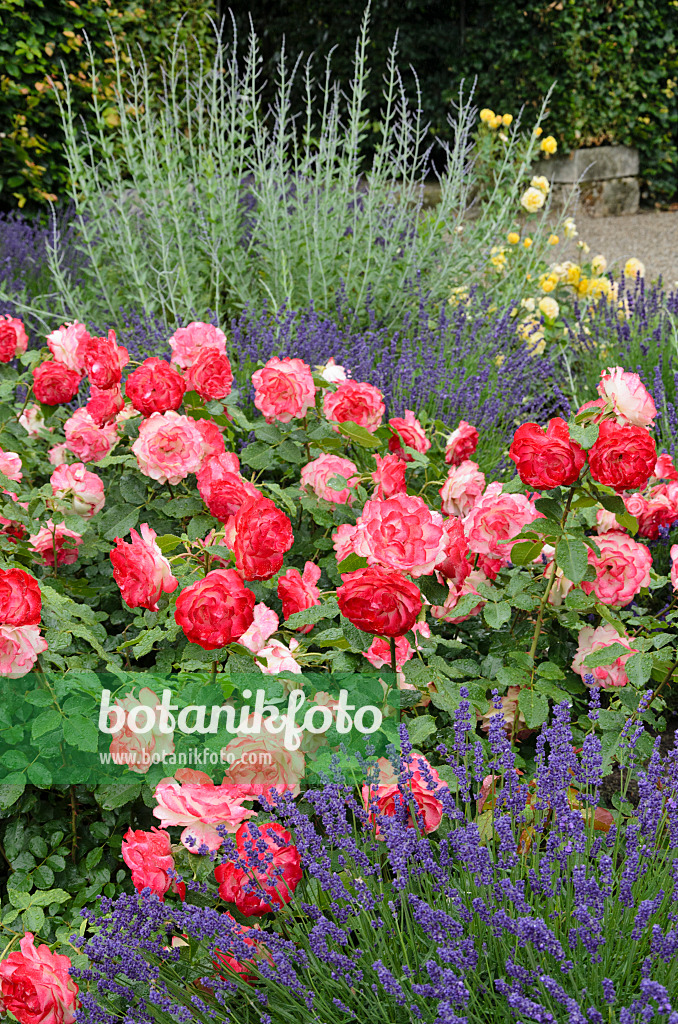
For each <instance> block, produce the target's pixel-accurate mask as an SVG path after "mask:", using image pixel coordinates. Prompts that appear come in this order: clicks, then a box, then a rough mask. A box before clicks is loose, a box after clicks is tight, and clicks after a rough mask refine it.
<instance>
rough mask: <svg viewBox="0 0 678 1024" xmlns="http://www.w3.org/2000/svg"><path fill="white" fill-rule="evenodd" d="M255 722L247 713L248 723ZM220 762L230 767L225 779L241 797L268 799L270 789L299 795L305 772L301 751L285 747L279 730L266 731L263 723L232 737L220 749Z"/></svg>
mask: <svg viewBox="0 0 678 1024" xmlns="http://www.w3.org/2000/svg"><path fill="white" fill-rule="evenodd" d="M264 721H265V719H264ZM254 724H255V722H254V715H250V716H249V718H248V720H247V726H248V727H249V728H253V726H254ZM221 761H222V763H224V762H227V763H228V766H229V767H228V775H226V776H225V778H224V782H228V783H229V784H230V785H231V786H232V787H233V791H234V792H235V793H237V794H239V795H241V796H242V798H243V800H250V799H252V798H253V797H257V796H262V795H263V796H266V797H267V799H269V800H271V799H272V798H273V792H271V791H272V790H273V791H274V792H275V793H291V794H292V796H299V793H300V787H299V783H300V782H301V780H302V779H303V778H304V775H305V773H306V758H305V757H304V755H303V753H302V752H301V750H287V748H286V747H285V744H284V742H283V736H282V733H271V732H269V731H268V729H267V728H266V726H265V725H264V724H263V723H262V725H261V728H260V730H259V732H256V733H254V732H250V733H248V734H247V735H245V736H236V737H235V738H234V739H232V740H231V741H230V742H229V743H228V744H227V745H226V746H225V747H224V748H223V750H222V751H221Z"/></svg>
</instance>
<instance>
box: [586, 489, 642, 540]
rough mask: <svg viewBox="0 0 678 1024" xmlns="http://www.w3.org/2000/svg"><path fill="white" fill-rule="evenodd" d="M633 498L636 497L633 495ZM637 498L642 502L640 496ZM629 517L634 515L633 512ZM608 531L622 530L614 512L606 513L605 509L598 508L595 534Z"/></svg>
mask: <svg viewBox="0 0 678 1024" xmlns="http://www.w3.org/2000/svg"><path fill="white" fill-rule="evenodd" d="M633 497H636V495H633ZM637 497H639V498H641V500H643V501H644V499H643V498H642V495H637ZM627 508H628V506H627ZM629 511H630V509H629ZM631 515H635V512H631ZM610 530H622V527H621V526H620V525H619V523H618V522H617V517H616V516H615V514H614V512H608V511H607V509H605V508H599V509H598V511H597V512H596V533H598V534H600V533H609V531H610Z"/></svg>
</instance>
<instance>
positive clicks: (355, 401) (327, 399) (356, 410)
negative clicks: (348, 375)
mask: <svg viewBox="0 0 678 1024" xmlns="http://www.w3.org/2000/svg"><path fill="white" fill-rule="evenodd" d="M323 412H324V414H325V418H326V419H327V420H328V421H329V422H330V423H332V424H336V423H357V424H358V426H359V427H364V429H365V430H369V432H370V434H373V433H374V432H375V430H376V429H377V428H378V427H379V426H381V421H382V419H383V416H384V413H385V412H386V406H385V405H384V396H383V395H382V393H381V391H380V390H379V388H375V387H374V386H373V385H372V384H364V383H361V382H358V381H353V380H350V381H346V382H345V383H343V384H340V385H339V387H338V388H337V390H336V391H327V392H325V395H324V397H323ZM334 429H335V430H338V427H336V426H335V427H334Z"/></svg>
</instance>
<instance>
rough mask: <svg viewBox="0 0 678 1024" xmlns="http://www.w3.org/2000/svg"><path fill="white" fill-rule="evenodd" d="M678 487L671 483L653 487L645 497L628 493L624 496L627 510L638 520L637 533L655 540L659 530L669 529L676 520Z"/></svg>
mask: <svg viewBox="0 0 678 1024" xmlns="http://www.w3.org/2000/svg"><path fill="white" fill-rule="evenodd" d="M676 492H678V488H677V487H676V485H675V483H673V484H660V485H659V486H657V487H653V488H652V489H651V490H650V491H649V493H648V495H647V497H646V498H645V497H643V495H642V494H630V495H628V497H625V498H624V504H625V505H626V510H627V512H630V513H631V515H632V516H635V517H636V519H637V520H638V535H639V536H640V537H648V538H649V539H650V540H656V539H657V537H658V536H659V531H660V530H663V531H666V530H669V529H670V528H671V527H672V526H673V524H674V523H675V522H676V521H677V520H678V493H676Z"/></svg>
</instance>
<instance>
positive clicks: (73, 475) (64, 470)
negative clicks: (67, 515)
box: [49, 462, 106, 519]
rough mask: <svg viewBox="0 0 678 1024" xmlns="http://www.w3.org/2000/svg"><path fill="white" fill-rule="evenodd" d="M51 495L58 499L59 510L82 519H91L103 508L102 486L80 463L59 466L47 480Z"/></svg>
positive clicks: (96, 477)
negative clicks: (68, 510)
mask: <svg viewBox="0 0 678 1024" xmlns="http://www.w3.org/2000/svg"><path fill="white" fill-rule="evenodd" d="M49 482H50V483H51V485H52V494H53V495H54V497H55V498H58V499H59V502H60V506H61V508H62V509H63V508H68V509H70V510H71V511H73V512H77V513H78V515H80V516H82V517H83V518H84V519H91V518H92V516H94V515H96V514H97V512H101V510H102V508H103V507H104V502H105V500H106V499H105V497H104V484H103V481H102V480H101V479H100V478H99V477H98V476H97V475H96V473H90V472H89V471H88V470H87V469H85V466H84V464H83V463H82V462H74V463H73V465H72V466H66V465H61V466H57V468H56V469H55V470H54V472H53V473H52V475H51V477H50V478H49Z"/></svg>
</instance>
